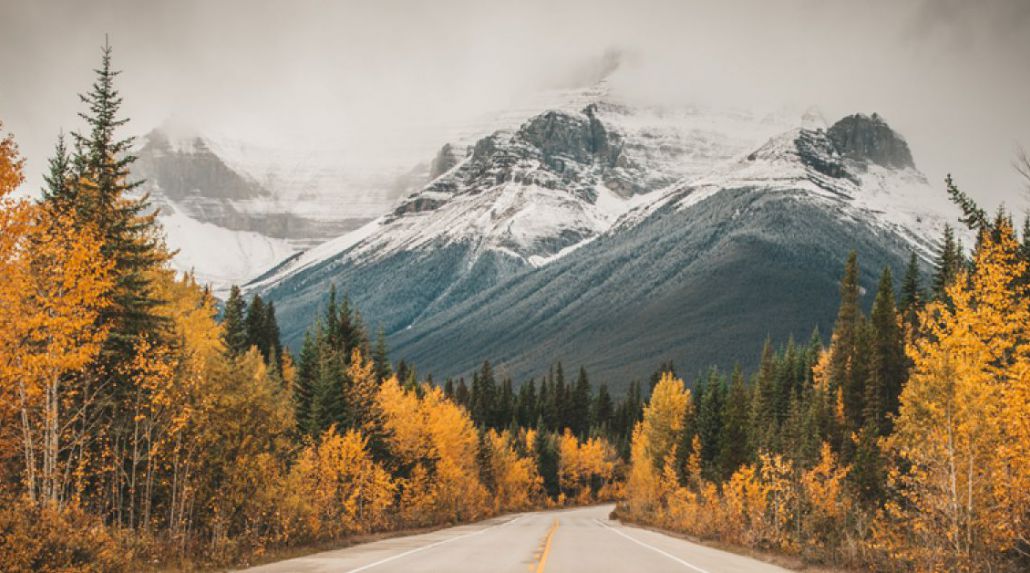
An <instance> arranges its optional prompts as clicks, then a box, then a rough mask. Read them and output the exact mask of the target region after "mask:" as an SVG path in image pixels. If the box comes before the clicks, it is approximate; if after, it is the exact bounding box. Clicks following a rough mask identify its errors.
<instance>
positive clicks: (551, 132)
mask: <svg viewBox="0 0 1030 573" xmlns="http://www.w3.org/2000/svg"><path fill="white" fill-rule="evenodd" d="M595 111H596V109H595V106H594V105H590V106H587V108H586V109H584V110H583V116H576V115H571V114H567V113H561V112H557V111H549V112H546V113H543V114H541V115H538V116H536V117H534V118H532V119H530V120H529V121H528V122H526V123H525V124H524V125H523V126H522V127H521V128H520V129H519V132H518V137H519V138H520V139H522V140H523V141H525V142H526V143H528V144H530V145H532V146H533V147H536V148H537V149H539V150H540V153H541V155H542V156H543V159H544V162H545V163H546V164H547V165H548V166H549V167H551V168H552V169H555V170H556V171H559V172H560V171H563V170H564V169H565V163H566V160H568V159H571V160H573V161H575V162H577V163H581V164H590V163H593V162H594V160H595V159H596V160H598V161H600V163H601V165H602V166H603V167H614V166H615V164H616V161H617V160H618V158H619V154H620V153H621V151H622V145H621V143H622V142H621V138H620V137H619V136H618V135H616V134H612V133H609V131H608V130H607V129H605V127H604V125H603V124H602V123H601V121H600V120H599V119H597V116H596V115H595Z"/></svg>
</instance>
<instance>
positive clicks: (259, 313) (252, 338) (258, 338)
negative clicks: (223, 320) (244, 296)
mask: <svg viewBox="0 0 1030 573" xmlns="http://www.w3.org/2000/svg"><path fill="white" fill-rule="evenodd" d="M267 323H268V317H267V315H266V312H265V301H263V300H261V296H260V295H254V298H252V299H251V300H250V306H248V307H247V318H246V321H245V326H246V331H247V348H250V347H251V346H256V347H257V349H258V351H260V352H261V356H262V357H263V358H264V359H265V362H267V361H268V340H267V339H266V338H265V336H266V332H265V326H266V324H267Z"/></svg>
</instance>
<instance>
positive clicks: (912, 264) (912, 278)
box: [900, 253, 925, 329]
mask: <svg viewBox="0 0 1030 573" xmlns="http://www.w3.org/2000/svg"><path fill="white" fill-rule="evenodd" d="M924 297H925V295H924V294H923V290H922V287H920V286H919V259H918V258H917V257H916V254H915V253H912V254H911V255H910V256H909V259H908V267H907V268H906V269H905V278H904V280H902V282H901V300H900V304H901V312H902V316H903V318H904V321H905V325H906V326H907V327H908V328H909V329H914V328H916V327H917V326H918V321H919V311H920V310H921V309H922V307H923V302H924V300H923V299H924Z"/></svg>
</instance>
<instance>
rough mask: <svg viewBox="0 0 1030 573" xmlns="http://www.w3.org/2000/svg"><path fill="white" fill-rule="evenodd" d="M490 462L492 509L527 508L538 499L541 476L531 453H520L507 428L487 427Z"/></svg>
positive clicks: (539, 496)
mask: <svg viewBox="0 0 1030 573" xmlns="http://www.w3.org/2000/svg"><path fill="white" fill-rule="evenodd" d="M486 438H487V440H488V444H489V449H490V457H489V460H488V462H489V464H490V470H491V473H492V475H493V476H494V482H495V484H494V485H495V492H494V509H495V510H496V511H513V510H522V509H530V508H532V507H533V506H535V505H536V504H538V503H539V501H540V498H541V495H542V489H543V480H542V479H541V478H540V474H539V473H538V472H537V469H536V464H535V463H534V460H533V458H532V457H530V456H523V455H520V454H519V452H518V448H517V447H516V446H517V445H518V444H516V438H515V437H514V436H512V435H511V433H510V432H508V431H507V430H505V431H504V432H501V433H497V431H495V430H488V431H487V434H486Z"/></svg>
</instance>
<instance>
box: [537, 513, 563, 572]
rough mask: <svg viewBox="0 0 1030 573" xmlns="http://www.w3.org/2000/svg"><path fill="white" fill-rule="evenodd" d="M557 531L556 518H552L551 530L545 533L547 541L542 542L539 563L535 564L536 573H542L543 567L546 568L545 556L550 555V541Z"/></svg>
mask: <svg viewBox="0 0 1030 573" xmlns="http://www.w3.org/2000/svg"><path fill="white" fill-rule="evenodd" d="M557 530H558V518H557V517H556V518H554V523H553V524H551V529H550V530H548V531H547V540H546V541H544V552H543V553H541V554H540V561H537V564H536V573H544V567H546V566H547V556H548V555H550V554H551V540H553V539H554V532H555V531H557Z"/></svg>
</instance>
